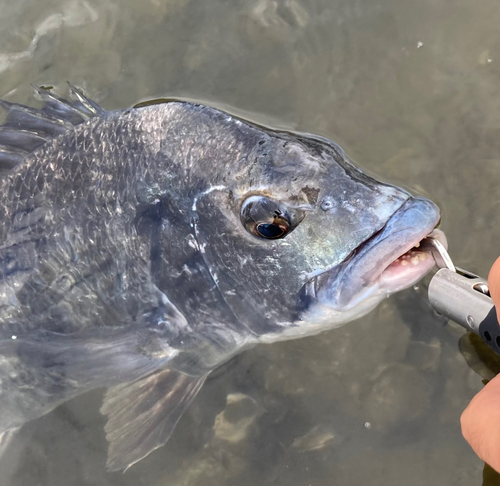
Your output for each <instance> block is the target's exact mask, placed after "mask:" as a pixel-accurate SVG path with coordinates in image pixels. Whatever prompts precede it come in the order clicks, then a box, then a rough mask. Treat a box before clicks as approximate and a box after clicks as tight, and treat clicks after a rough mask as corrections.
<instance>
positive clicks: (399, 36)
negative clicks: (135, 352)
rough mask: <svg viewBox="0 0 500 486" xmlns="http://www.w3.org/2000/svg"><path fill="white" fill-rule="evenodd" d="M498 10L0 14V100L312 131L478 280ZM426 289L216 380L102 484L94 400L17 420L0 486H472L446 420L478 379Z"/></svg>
mask: <svg viewBox="0 0 500 486" xmlns="http://www.w3.org/2000/svg"><path fill="white" fill-rule="evenodd" d="M499 10H500V5H499V4H498V2H496V1H495V0H485V1H484V2H482V3H481V8H480V9H478V8H477V6H476V5H475V4H474V3H471V2H467V1H465V0H458V1H457V2H454V3H453V4H450V2H447V1H446V0H433V1H425V2H413V1H410V0H385V1H382V2H369V1H361V0H334V1H331V0H316V1H312V0H304V1H299V0H250V1H248V0H245V1H243V0H234V1H232V2H224V1H221V0H207V1H204V2H199V1H195V0H148V1H141V2H139V1H137V0H124V1H120V2H117V1H111V0H101V1H97V0H89V1H85V0H70V1H65V0H40V1H37V2H30V1H27V0H19V1H17V2H4V5H2V10H1V13H0V40H1V44H0V45H1V51H0V79H1V82H0V96H1V97H2V98H7V99H11V100H15V101H18V102H24V103H29V102H30V96H31V95H30V91H31V88H30V83H33V84H51V85H54V86H55V87H56V89H59V92H60V93H61V94H64V91H65V89H66V88H65V81H66V80H69V81H71V82H72V83H74V84H76V85H78V86H81V87H83V88H84V89H86V91H87V92H88V93H89V94H90V95H91V96H92V97H93V98H95V99H96V100H97V101H98V102H100V103H101V104H102V105H104V107H106V108H110V109H112V108H123V107H127V106H130V105H133V104H135V103H136V102H138V101H140V100H144V99H148V98H156V97H162V96H167V97H185V98H190V99H198V100H202V101H204V102H207V103H209V104H213V105H215V106H218V107H221V108H225V109H228V110H229V111H232V112H233V113H235V114H237V115H240V116H244V117H247V118H251V119H252V120H253V121H256V122H260V123H263V124H265V125H271V126H274V127H278V128H279V127H282V128H290V129H294V130H300V131H305V132H311V133H316V134H321V135H325V136H327V137H329V138H331V139H333V140H335V141H337V142H338V143H340V144H341V145H342V146H343V148H344V149H345V150H346V152H347V153H348V154H349V155H350V156H351V157H352V158H353V159H354V160H355V161H356V162H357V163H358V164H359V165H361V166H362V167H364V168H365V169H366V170H367V171H369V172H373V173H376V174H377V176H378V177H379V178H385V179H386V180H388V181H390V182H394V183H397V184H403V185H406V186H407V187H411V188H412V189H413V190H416V191H417V192H420V193H423V194H425V195H428V196H430V197H431V198H432V199H434V200H435V201H437V202H438V203H439V204H440V205H441V207H442V209H443V223H442V228H443V229H444V230H445V232H446V233H447V235H448V238H449V242H450V252H451V254H452V256H453V257H454V259H455V260H456V262H457V263H458V264H460V266H463V267H465V268H469V269H471V270H472V271H477V272H478V273H479V274H482V275H486V274H487V271H488V268H489V265H490V264H491V263H492V261H493V260H494V258H495V257H496V256H497V253H498V241H499V239H500V225H497V224H495V223H494V222H496V221H498V212H499V209H500V183H499V181H500V156H499V153H500V152H499V148H500V145H499V144H500V87H499V84H498V78H499V74H500V73H499V70H500V68H499V66H500V36H499V35H498V16H499ZM424 287H425V283H424V284H422V285H420V288H419V289H417V290H415V289H413V290H409V291H406V292H404V293H401V294H399V295H396V296H394V297H392V298H391V299H390V300H388V301H386V302H384V303H383V304H382V305H381V306H380V307H379V308H378V309H377V310H376V311H375V312H373V313H372V314H371V315H369V316H368V317H366V318H363V319H361V320H360V321H357V322H355V323H352V324H350V325H347V326H346V327H344V328H342V329H339V330H335V331H331V332H329V333H326V334H324V335H321V336H317V337H312V338H308V339H303V340H298V341H291V342H286V343H280V344H275V345H269V346H261V347H258V348H256V349H254V350H252V351H249V352H247V353H245V354H243V355H241V356H240V357H238V358H237V359H236V360H235V361H233V362H231V363H229V364H227V365H226V366H225V367H224V370H221V371H220V372H217V373H215V374H214V376H213V377H212V378H211V379H210V380H209V381H208V383H207V384H206V385H205V386H204V388H203V389H202V391H201V393H200V394H199V396H198V397H197V399H196V400H195V403H194V404H193V406H192V407H191V409H190V410H189V411H188V413H187V414H186V415H185V416H184V417H183V419H182V420H181V422H180V424H179V426H178V428H177V429H176V431H175V433H174V435H173V436H172V438H171V440H170V441H169V443H168V444H167V445H166V446H165V447H163V448H161V449H159V450H157V451H156V452H154V453H153V454H152V455H151V456H149V457H148V458H147V459H145V460H144V461H142V462H140V463H139V464H137V465H136V466H134V467H132V468H131V469H130V470H129V471H128V472H127V473H126V474H125V475H122V474H119V473H113V474H108V473H106V471H105V467H104V465H105V454H106V447H107V446H106V442H105V438H104V432H103V425H104V419H103V417H101V416H100V415H99V411H98V410H99V406H100V403H101V399H102V393H101V392H99V391H96V392H92V393H90V394H87V395H85V396H83V397H80V398H78V399H76V400H73V401H72V402H69V403H68V404H65V405H63V406H61V407H60V408H59V409H57V410H56V411H54V412H53V413H51V414H50V415H48V416H46V417H43V418H41V419H40V420H38V421H36V422H33V423H30V424H28V425H27V426H26V427H24V428H23V429H22V431H21V433H20V434H19V436H18V437H17V439H16V440H15V441H14V442H13V444H12V446H11V447H10V449H9V450H8V451H7V453H6V454H5V456H4V457H3V458H2V460H1V461H0V471H1V473H0V485H1V486H21V485H23V486H24V485H35V484H37V485H38V484H39V485H43V486H45V485H50V486H58V485H64V486H73V485H75V486H76V485H87V484H99V485H115V484H116V485H118V484H119V485H124V486H125V485H138V484H144V485H158V486H160V485H167V484H175V485H186V486H188V485H190V486H191V485H224V484H228V485H229V484H238V485H247V484H248V485H255V484H276V485H281V484H282V485H303V484H312V485H327V484H328V485H330V484H342V485H360V484H372V485H376V484H380V485H389V484H418V485H424V484H429V485H434V484H453V485H462V484H463V485H469V484H478V483H479V482H480V481H481V477H482V468H483V464H482V463H481V462H480V461H479V460H478V459H477V458H476V457H475V456H474V455H473V453H472V452H471V450H470V449H469V448H468V446H467V445H466V444H465V442H464V441H463V440H462V439H461V435H460V429H459V416H460V413H461V411H462V410H463V408H464V407H465V406H466V404H467V402H468V400H469V399H470V398H471V397H472V395H473V394H474V393H476V392H477V391H478V390H479V389H480V388H481V387H482V382H481V376H479V375H478V374H476V373H475V372H474V371H473V370H472V369H471V368H469V367H468V365H467V363H466V361H465V359H464V358H463V357H462V355H461V354H460V353H459V350H458V344H457V343H458V340H459V338H460V336H461V334H462V331H461V330H460V329H459V328H458V327H456V326H454V325H450V326H443V324H444V323H443V321H442V319H440V318H439V317H437V316H435V315H434V314H433V312H432V311H431V310H430V308H429V306H428V304H427V302H426V300H425V288H424Z"/></svg>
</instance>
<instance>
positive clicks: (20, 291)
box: [0, 85, 446, 471]
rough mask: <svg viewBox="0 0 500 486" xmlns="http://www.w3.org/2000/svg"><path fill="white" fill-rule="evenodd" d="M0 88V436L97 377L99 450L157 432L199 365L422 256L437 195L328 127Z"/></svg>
mask: <svg viewBox="0 0 500 486" xmlns="http://www.w3.org/2000/svg"><path fill="white" fill-rule="evenodd" d="M36 94H37V95H38V97H39V98H40V99H41V101H42V102H43V106H42V107H41V108H40V109H35V108H31V107H28V106H24V105H21V104H16V103H11V102H7V101H1V102H0V103H1V105H2V107H3V108H4V110H5V111H6V118H5V121H4V123H3V125H2V126H1V127H0V208H1V209H0V380H1V384H2V386H1V388H0V410H1V412H0V434H1V435H0V449H3V450H5V449H6V448H7V447H8V444H9V442H10V440H11V439H12V437H14V436H15V433H16V431H17V430H18V429H19V428H20V427H22V426H23V425H24V424H25V423H27V422H29V421H31V420H34V419H36V418H38V417H41V416H43V415H44V414H47V413H48V412H50V411H51V410H53V409H54V408H56V407H57V406H58V405H60V404H61V403H63V402H65V401H67V400H69V399H71V398H74V397H76V396H78V395H80V394H82V393H85V392H87V391H89V390H92V389H97V388H105V389H106V391H105V394H104V398H103V403H102V407H101V409H100V410H101V412H102V414H103V415H105V416H106V418H107V424H106V426H105V432H106V438H107V441H108V443H109V444H108V456H107V468H108V469H109V470H110V471H117V470H125V469H127V468H128V467H130V466H131V465H133V464H135V463H136V462H138V461H139V460H141V459H142V458H144V457H146V456H147V455H148V454H150V453H151V452H152V451H153V450H155V449H157V448H159V447H161V446H162V445H164V444H165V443H166V442H167V440H168V439H169V437H170V436H171V434H172V432H173V430H174V428H175V426H176V424H177V422H178V421H179V419H180V417H181V416H182V414H183V413H184V412H185V410H186V409H187V408H188V407H189V405H190V404H191V403H192V401H193V399H194V398H195V396H196V394H197V393H198V391H199V390H200V388H201V387H202V385H203V383H204V381H205V380H206V378H207V376H208V375H209V374H210V373H211V372H212V371H213V370H215V369H216V368H218V367H219V366H221V365H222V364H223V363H225V362H227V361H228V360H230V359H231V358H232V357H234V356H235V355H237V354H238V353H241V352H243V351H245V350H247V349H250V348H251V347H253V346H256V345H259V344H271V343H274V342H277V341H283V340H288V339H295V338H301V337H304V336H311V335H314V334H318V333H321V332H324V331H327V330H331V329H334V328H336V327H339V326H341V325H343V324H346V323H348V322H350V321H352V320H354V319H357V318H359V317H361V316H363V315H365V314H367V313H368V312H370V311H371V310H372V309H374V308H375V307H376V306H377V304H378V303H380V302H381V301H382V300H383V299H385V298H386V297H388V296H389V295H391V294H393V293H394V292H398V291H400V290H403V289H405V288H408V287H410V286H412V285H413V284H415V283H416V282H417V281H418V280H420V279H421V278H422V277H423V276H424V275H425V274H427V273H428V272H429V271H430V270H431V269H432V267H433V266H434V261H433V259H432V257H431V255H430V254H429V253H428V251H427V250H425V249H423V248H420V247H419V244H420V242H421V241H422V240H423V239H425V238H426V237H427V236H428V235H430V234H432V235H433V237H435V238H437V239H438V240H439V241H441V242H442V243H443V244H444V245H445V246H446V238H445V236H444V233H443V232H442V231H440V230H439V229H436V227H437V225H438V223H439V221H440V211H439V208H438V206H437V205H436V204H435V203H433V202H432V201H430V200H429V199H427V198H424V197H420V196H416V195H412V194H410V193H409V192H408V191H406V190H404V189H402V188H399V187H396V186H394V185H391V184H388V183H385V182H381V181H378V180H375V179H374V178H373V177H371V176H369V175H367V174H365V173H364V172H362V171H361V170H360V169H359V168H357V167H355V166H354V165H353V163H352V162H351V161H350V159H349V158H348V156H347V155H346V154H345V153H344V151H343V150H342V149H341V148H340V147H339V146H338V145H337V144H335V143H334V142H332V141H330V140H328V139H326V138H323V137H320V136H313V135H310V134H302V133H292V132H286V131H279V130H272V129H270V128H267V127H263V126H259V125H257V124H254V123H252V122H250V121H245V120H243V119H241V118H238V117H236V116H233V115H231V114H229V113H226V112H223V111H221V110H219V109H216V108H213V107H210V106H206V105H204V104H200V103H193V102H187V101H181V100H168V101H164V102H157V103H156V102H151V103H141V104H139V105H136V106H134V107H132V108H129V109H124V110H116V111H107V110H105V109H103V108H102V107H101V106H99V105H98V104H97V103H96V102H94V101H93V100H91V99H90V98H89V97H87V96H86V95H85V94H84V93H83V92H82V91H81V90H80V89H78V88H76V87H73V86H71V85H70V87H69V94H70V98H69V100H66V99H64V98H61V97H59V96H58V95H56V94H55V93H54V92H53V91H52V90H51V89H49V88H45V87H40V88H36Z"/></svg>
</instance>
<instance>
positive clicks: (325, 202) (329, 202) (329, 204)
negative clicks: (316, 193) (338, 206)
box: [321, 198, 334, 211]
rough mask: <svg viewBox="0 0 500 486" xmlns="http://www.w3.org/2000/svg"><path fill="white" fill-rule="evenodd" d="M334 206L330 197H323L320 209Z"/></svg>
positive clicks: (326, 209) (325, 209)
mask: <svg viewBox="0 0 500 486" xmlns="http://www.w3.org/2000/svg"><path fill="white" fill-rule="evenodd" d="M333 206H334V204H333V201H332V200H331V199H330V198H325V199H323V202H322V203H321V209H322V210H323V211H329V210H330V209H332V208H333Z"/></svg>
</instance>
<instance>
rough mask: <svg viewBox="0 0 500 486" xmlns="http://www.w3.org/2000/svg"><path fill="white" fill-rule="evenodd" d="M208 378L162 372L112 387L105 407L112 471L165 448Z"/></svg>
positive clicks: (121, 468) (102, 409)
mask: <svg viewBox="0 0 500 486" xmlns="http://www.w3.org/2000/svg"><path fill="white" fill-rule="evenodd" d="M207 375H208V373H207V374H205V375H203V376H198V377H193V376H188V375H184V374H182V373H179V372H176V371H170V370H159V371H156V372H155V373H152V374H150V375H148V376H146V377H145V378H142V379H140V380H137V381H135V382H133V383H126V384H123V385H117V386H114V387H112V388H109V389H108V391H107V393H106V396H105V399H104V404H103V406H102V407H101V413H102V414H104V415H107V416H108V423H107V424H106V427H105V431H106V438H107V439H108V442H109V449H108V462H107V467H108V469H109V470H110V471H117V470H124V469H127V468H129V467H130V466H132V465H133V464H135V463H136V462H138V461H140V460H141V459H143V458H144V457H146V456H147V455H148V454H150V453H151V452H153V451H154V450H155V449H157V448H158V447H161V446H162V445H164V444H165V443H166V442H167V440H168V439H169V437H170V435H171V434H172V431H173V430H174V427H175V426H176V424H177V422H178V421H179V419H180V418H181V416H182V414H183V413H184V412H185V410H186V409H187V408H188V407H189V405H190V404H191V402H192V401H193V399H194V397H195V396H196V394H197V393H198V391H199V390H200V388H201V386H202V385H203V383H204V381H205V379H206V377H207Z"/></svg>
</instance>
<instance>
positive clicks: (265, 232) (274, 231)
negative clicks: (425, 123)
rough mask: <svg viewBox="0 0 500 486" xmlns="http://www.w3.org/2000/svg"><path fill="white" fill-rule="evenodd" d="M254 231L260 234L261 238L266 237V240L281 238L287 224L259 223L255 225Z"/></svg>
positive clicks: (286, 229)
mask: <svg viewBox="0 0 500 486" xmlns="http://www.w3.org/2000/svg"><path fill="white" fill-rule="evenodd" d="M255 232H256V234H258V235H259V236H262V238H267V239H268V240H272V239H275V238H281V237H283V236H285V234H286V233H288V224H283V223H281V224H276V223H259V224H257V225H255Z"/></svg>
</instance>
